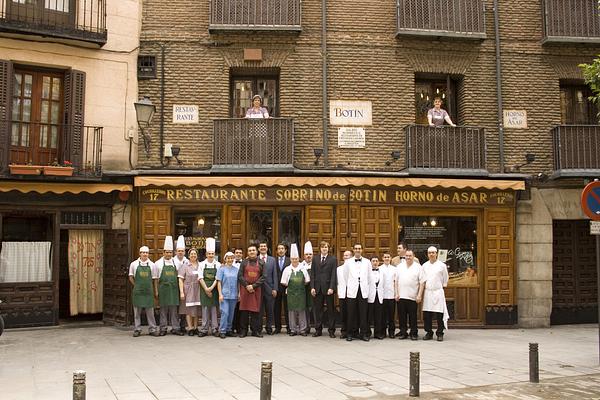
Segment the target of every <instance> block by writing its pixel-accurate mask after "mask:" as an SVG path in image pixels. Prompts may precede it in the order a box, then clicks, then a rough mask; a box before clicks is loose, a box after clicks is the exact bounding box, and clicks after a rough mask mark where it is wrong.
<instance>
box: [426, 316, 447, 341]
mask: <svg viewBox="0 0 600 400" xmlns="http://www.w3.org/2000/svg"><path fill="white" fill-rule="evenodd" d="M433 318H435V319H437V330H436V331H435V334H436V335H438V336H440V335H443V334H444V313H441V312H434V311H423V325H424V328H425V332H427V333H431V334H433Z"/></svg>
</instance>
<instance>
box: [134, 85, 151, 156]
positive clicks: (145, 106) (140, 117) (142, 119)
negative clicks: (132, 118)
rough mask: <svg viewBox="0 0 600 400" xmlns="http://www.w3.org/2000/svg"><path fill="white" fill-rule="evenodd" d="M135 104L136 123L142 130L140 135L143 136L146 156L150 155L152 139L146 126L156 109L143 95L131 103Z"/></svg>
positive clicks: (148, 124)
mask: <svg viewBox="0 0 600 400" xmlns="http://www.w3.org/2000/svg"><path fill="white" fill-rule="evenodd" d="M133 105H134V106H135V115H136V118H137V123H138V126H139V128H140V130H141V131H142V137H143V138H144V149H145V150H146V157H150V141H151V140H152V139H151V137H150V134H149V133H148V126H150V121H151V120H152V116H153V115H154V112H155V111H156V107H155V106H154V104H152V102H151V101H150V99H149V98H148V97H145V96H144V98H143V99H141V100H139V101H138V102H136V103H133Z"/></svg>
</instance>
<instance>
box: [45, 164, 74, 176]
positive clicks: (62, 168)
mask: <svg viewBox="0 0 600 400" xmlns="http://www.w3.org/2000/svg"><path fill="white" fill-rule="evenodd" d="M44 175H53V176H73V163H72V162H71V161H68V160H65V161H63V163H62V165H59V164H58V161H57V160H54V163H53V165H46V166H45V167H44Z"/></svg>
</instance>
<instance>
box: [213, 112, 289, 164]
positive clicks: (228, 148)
mask: <svg viewBox="0 0 600 400" xmlns="http://www.w3.org/2000/svg"><path fill="white" fill-rule="evenodd" d="M293 163H294V120H292V119H288V118H269V119H245V118H228V119H216V120H214V121H213V169H227V170H230V169H236V170H239V169H252V170H282V169H291V168H293Z"/></svg>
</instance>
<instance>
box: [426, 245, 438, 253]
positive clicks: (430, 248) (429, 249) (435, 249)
mask: <svg viewBox="0 0 600 400" xmlns="http://www.w3.org/2000/svg"><path fill="white" fill-rule="evenodd" d="M430 251H435V252H436V253H437V248H436V247H435V246H429V248H427V252H428V253H429V252H430Z"/></svg>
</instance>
